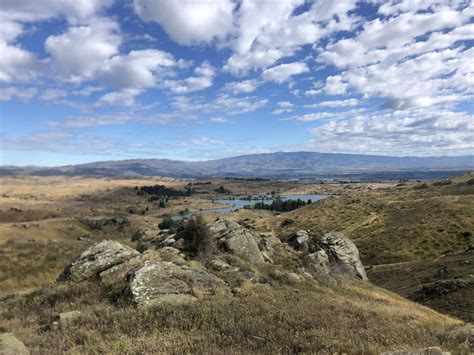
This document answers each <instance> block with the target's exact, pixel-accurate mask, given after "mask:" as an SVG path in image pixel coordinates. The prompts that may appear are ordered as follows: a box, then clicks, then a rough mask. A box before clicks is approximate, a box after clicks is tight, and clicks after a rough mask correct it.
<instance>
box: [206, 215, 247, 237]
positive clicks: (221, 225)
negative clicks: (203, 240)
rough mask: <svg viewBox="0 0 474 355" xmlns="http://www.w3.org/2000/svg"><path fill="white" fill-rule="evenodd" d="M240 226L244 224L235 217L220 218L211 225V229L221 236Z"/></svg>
mask: <svg viewBox="0 0 474 355" xmlns="http://www.w3.org/2000/svg"><path fill="white" fill-rule="evenodd" d="M240 228H242V226H241V225H240V224H238V223H237V222H236V221H234V220H233V219H218V220H217V221H215V222H214V223H212V224H211V225H210V227H209V230H210V231H211V232H212V233H214V234H216V235H218V236H219V235H222V234H225V233H227V232H230V231H233V230H235V229H240Z"/></svg>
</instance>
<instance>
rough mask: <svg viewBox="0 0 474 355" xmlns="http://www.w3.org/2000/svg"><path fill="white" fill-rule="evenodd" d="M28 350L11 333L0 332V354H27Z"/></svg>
mask: <svg viewBox="0 0 474 355" xmlns="http://www.w3.org/2000/svg"><path fill="white" fill-rule="evenodd" d="M29 353H30V351H29V350H28V348H27V347H26V346H25V344H23V343H22V342H21V341H20V340H18V339H17V337H15V336H14V335H13V334H12V333H0V355H12V354H15V355H28V354H29Z"/></svg>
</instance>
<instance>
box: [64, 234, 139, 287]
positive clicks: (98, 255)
mask: <svg viewBox="0 0 474 355" xmlns="http://www.w3.org/2000/svg"><path fill="white" fill-rule="evenodd" d="M139 255H140V253H139V252H138V251H136V250H135V249H132V248H130V247H128V246H126V245H123V244H121V243H119V242H116V241H112V240H104V241H101V242H99V243H97V244H94V245H93V246H91V247H90V248H88V249H86V250H85V251H84V252H83V253H82V254H81V255H80V256H79V257H78V258H77V259H76V260H74V261H73V262H72V263H71V264H70V265H68V266H67V267H66V268H65V269H64V271H63V272H62V273H61V275H59V277H58V281H74V282H80V281H84V280H88V279H91V278H95V277H97V276H98V275H99V274H100V273H101V272H103V271H105V270H108V269H110V268H112V267H113V266H116V265H119V264H122V263H124V262H126V261H127V260H130V259H132V258H134V257H137V256H139Z"/></svg>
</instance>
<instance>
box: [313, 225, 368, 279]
mask: <svg viewBox="0 0 474 355" xmlns="http://www.w3.org/2000/svg"><path fill="white" fill-rule="evenodd" d="M317 243H318V245H319V247H320V248H321V249H322V250H324V251H325V252H326V254H327V256H328V258H329V261H330V263H332V264H333V265H334V264H335V265H341V266H342V267H343V268H344V269H345V270H344V271H345V272H347V271H348V272H349V273H352V274H354V275H355V276H358V277H360V278H361V279H362V280H368V278H367V274H366V273H365V269H364V266H363V265H362V262H361V261H360V258H359V250H358V249H357V247H356V246H355V244H354V243H353V242H352V241H351V240H350V239H349V238H347V237H346V236H345V235H344V234H342V233H339V232H330V233H326V234H324V235H322V236H321V237H319V238H318V240H317Z"/></svg>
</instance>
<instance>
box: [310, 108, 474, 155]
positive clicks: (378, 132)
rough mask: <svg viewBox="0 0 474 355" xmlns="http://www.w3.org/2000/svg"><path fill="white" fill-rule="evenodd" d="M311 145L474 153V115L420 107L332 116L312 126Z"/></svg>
mask: <svg viewBox="0 0 474 355" xmlns="http://www.w3.org/2000/svg"><path fill="white" fill-rule="evenodd" d="M310 132H311V134H312V136H313V139H312V140H311V141H310V142H308V147H311V149H315V150H318V151H326V152H352V153H364V154H367V153H375V154H388V155H393V154H397V155H443V154H472V152H473V151H474V116H473V115H472V114H469V113H465V112H452V111H449V110H436V109H435V110H433V109H416V110H409V111H392V112H388V113H372V114H369V113H365V114H359V115H355V116H352V117H348V118H346V119H343V120H340V119H334V120H329V121H328V122H327V123H324V124H323V125H321V126H319V127H316V128H312V129H311V130H310Z"/></svg>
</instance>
